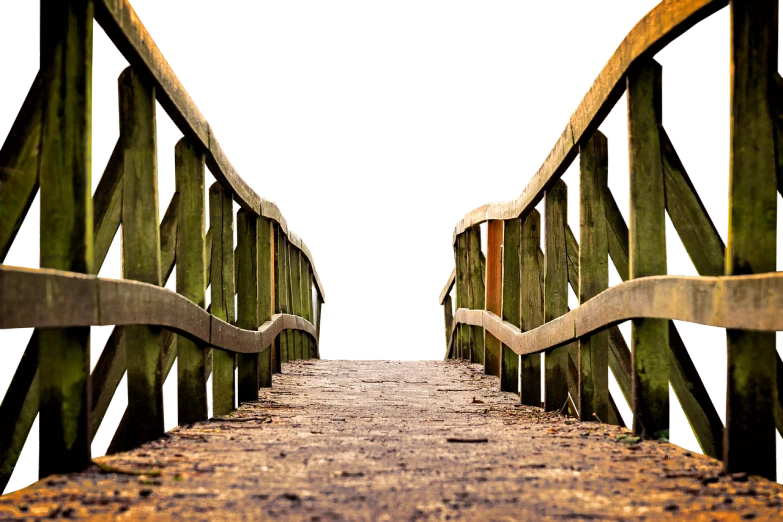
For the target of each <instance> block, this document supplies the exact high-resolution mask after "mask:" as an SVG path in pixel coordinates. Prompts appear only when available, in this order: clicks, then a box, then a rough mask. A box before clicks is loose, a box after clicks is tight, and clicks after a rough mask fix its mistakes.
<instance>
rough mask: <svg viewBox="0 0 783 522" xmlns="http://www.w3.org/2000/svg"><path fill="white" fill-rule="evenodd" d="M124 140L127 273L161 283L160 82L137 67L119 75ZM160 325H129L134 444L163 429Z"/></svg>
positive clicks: (131, 437)
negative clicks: (157, 96) (157, 97)
mask: <svg viewBox="0 0 783 522" xmlns="http://www.w3.org/2000/svg"><path fill="white" fill-rule="evenodd" d="M119 102H120V140H121V141H122V143H123V161H122V164H123V176H122V178H123V186H122V275H123V278H124V279H133V280H136V281H141V282H144V283H150V284H153V285H157V286H160V230H159V228H158V157H157V132H156V128H155V126H156V116H155V87H154V86H153V85H152V84H151V83H148V82H147V81H145V80H144V79H142V77H141V76H140V75H138V74H137V73H136V72H135V71H134V70H133V69H132V68H130V67H128V68H127V69H125V70H124V71H123V72H122V74H120V78H119ZM160 332H161V330H160V328H159V327H151V326H128V327H126V328H125V351H126V355H125V364H126V366H127V372H128V433H127V434H126V435H127V436H126V439H125V440H126V441H127V442H128V443H129V444H131V445H132V446H137V445H139V444H142V443H144V442H147V441H150V440H154V439H157V438H158V437H160V436H161V435H163V378H162V371H161V346H160Z"/></svg>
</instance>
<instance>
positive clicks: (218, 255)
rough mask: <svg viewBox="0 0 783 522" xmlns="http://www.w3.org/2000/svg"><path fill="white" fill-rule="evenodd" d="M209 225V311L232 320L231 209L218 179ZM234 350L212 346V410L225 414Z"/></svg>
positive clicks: (230, 396) (231, 397)
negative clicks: (214, 348)
mask: <svg viewBox="0 0 783 522" xmlns="http://www.w3.org/2000/svg"><path fill="white" fill-rule="evenodd" d="M209 227H210V230H211V231H212V249H211V254H210V265H211V269H210V298H211V305H210V306H211V307H212V315H213V316H215V317H217V318H218V319H221V320H223V321H225V322H227V323H230V324H233V323H234V320H235V313H234V294H235V291H234V211H233V207H232V201H231V194H229V193H228V192H226V191H225V190H223V188H222V187H221V186H220V184H219V183H214V184H213V185H212V186H211V187H210V188H209ZM235 358H236V356H235V355H234V354H233V353H229V352H225V351H221V350H217V351H216V350H213V353H212V413H213V414H214V415H225V414H227V413H230V412H231V411H233V410H234V402H235V397H234V394H235V385H234V360H235Z"/></svg>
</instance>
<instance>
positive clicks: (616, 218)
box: [604, 188, 631, 281]
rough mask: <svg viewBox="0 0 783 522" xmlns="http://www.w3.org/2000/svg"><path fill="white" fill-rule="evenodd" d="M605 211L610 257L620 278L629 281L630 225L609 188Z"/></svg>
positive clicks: (605, 196) (606, 194) (605, 195)
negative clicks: (627, 223)
mask: <svg viewBox="0 0 783 522" xmlns="http://www.w3.org/2000/svg"><path fill="white" fill-rule="evenodd" d="M604 211H606V222H607V223H608V225H609V227H608V228H607V243H608V245H609V257H611V258H612V264H614V267H615V269H617V273H618V274H619V276H620V279H622V280H623V281H627V280H628V275H629V274H630V268H629V259H630V257H631V252H630V249H629V245H628V225H626V223H625V218H624V217H623V215H622V213H621V212H620V209H619V208H618V206H617V202H616V201H615V200H614V196H612V191H610V190H609V189H608V188H607V189H606V192H605V193H604Z"/></svg>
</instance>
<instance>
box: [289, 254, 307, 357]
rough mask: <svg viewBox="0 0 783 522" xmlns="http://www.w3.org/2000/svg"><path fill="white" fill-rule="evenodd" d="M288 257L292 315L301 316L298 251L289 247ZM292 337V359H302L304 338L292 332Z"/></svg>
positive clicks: (300, 274) (300, 272)
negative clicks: (289, 261)
mask: <svg viewBox="0 0 783 522" xmlns="http://www.w3.org/2000/svg"><path fill="white" fill-rule="evenodd" d="M289 257H290V259H291V305H292V308H293V313H294V315H298V316H300V317H301V316H302V309H303V307H302V263H301V254H300V252H299V250H298V249H296V248H294V247H293V246H291V245H289ZM293 335H294V358H295V359H302V358H303V353H304V351H303V346H302V345H303V344H304V338H303V337H302V335H301V333H299V332H293Z"/></svg>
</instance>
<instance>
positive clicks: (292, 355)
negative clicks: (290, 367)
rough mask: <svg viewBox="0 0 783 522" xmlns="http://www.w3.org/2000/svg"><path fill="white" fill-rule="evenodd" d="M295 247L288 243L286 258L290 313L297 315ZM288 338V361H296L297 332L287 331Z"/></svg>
mask: <svg viewBox="0 0 783 522" xmlns="http://www.w3.org/2000/svg"><path fill="white" fill-rule="evenodd" d="M293 250H294V249H293V247H292V246H291V242H290V241H286V248H285V256H286V277H287V278H288V281H287V282H288V284H287V287H288V295H287V299H288V313H289V314H292V315H295V314H296V309H295V307H294V279H293V278H294V274H293V272H294V266H293V253H292V252H293ZM285 334H286V337H287V338H288V360H289V361H295V360H296V358H297V357H296V335H295V334H296V332H295V331H294V330H286V331H285Z"/></svg>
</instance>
